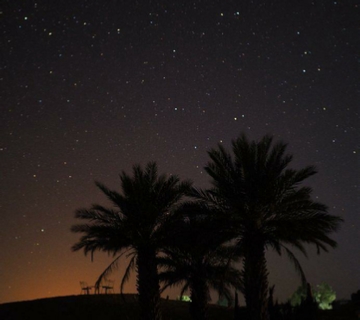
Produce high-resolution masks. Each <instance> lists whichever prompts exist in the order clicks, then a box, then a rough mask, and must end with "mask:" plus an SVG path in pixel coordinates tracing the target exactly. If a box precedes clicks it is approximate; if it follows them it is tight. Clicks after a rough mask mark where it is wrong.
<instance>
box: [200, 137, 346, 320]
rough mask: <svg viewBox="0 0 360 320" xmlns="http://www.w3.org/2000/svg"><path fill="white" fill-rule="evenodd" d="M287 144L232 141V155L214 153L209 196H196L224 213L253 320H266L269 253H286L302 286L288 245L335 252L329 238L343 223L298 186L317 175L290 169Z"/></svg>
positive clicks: (211, 153)
mask: <svg viewBox="0 0 360 320" xmlns="http://www.w3.org/2000/svg"><path fill="white" fill-rule="evenodd" d="M286 147H287V145H286V144H285V143H283V142H278V143H276V144H275V145H274V144H273V137H271V136H268V135H267V136H265V137H263V138H262V139H261V140H260V141H259V142H256V141H249V140H248V139H247V137H246V136H245V135H241V136H240V137H239V138H238V139H236V140H233V141H232V151H233V154H230V153H229V152H227V151H226V149H225V148H224V147H223V145H221V144H219V145H218V147H217V148H215V149H211V150H210V151H209V152H208V154H209V156H210V159H211V161H210V162H209V163H208V165H207V166H206V167H205V170H206V171H207V173H208V174H209V175H210V177H211V178H212V180H211V182H212V185H213V188H212V189H211V190H207V191H202V190H197V191H196V192H194V196H195V197H197V198H198V199H202V200H203V201H205V202H207V203H209V204H211V205H213V206H217V207H218V208H219V209H222V211H223V218H224V220H225V221H226V222H227V226H228V227H227V229H226V231H227V232H228V233H229V237H230V238H233V239H234V240H236V243H237V247H238V248H239V250H240V251H241V252H242V254H243V257H244V259H243V261H244V265H243V273H244V289H245V301H246V306H247V309H248V312H249V316H250V319H251V320H267V319H268V309H267V296H268V271H267V266H266V259H265V251H266V250H267V249H268V248H272V249H274V250H275V251H276V252H277V253H278V254H281V253H282V252H283V251H285V253H286V254H287V256H288V257H289V259H290V260H291V261H292V262H293V264H294V266H295V268H296V270H297V271H298V272H299V273H300V275H301V277H302V280H303V282H305V276H304V274H303V272H302V269H301V266H300V264H299V262H298V261H297V259H296V257H295V256H294V254H293V253H292V251H290V250H289V249H288V248H287V247H286V246H285V245H287V244H289V245H292V246H293V247H295V248H297V249H299V250H300V251H301V252H302V253H303V254H306V251H305V248H304V246H303V244H304V243H310V244H315V245H316V247H317V249H318V252H320V251H321V250H324V251H327V246H330V247H335V246H336V242H335V241H334V240H332V239H331V238H330V237H329V234H330V233H331V232H333V231H335V230H337V228H338V226H339V224H340V222H341V221H342V219H340V218H339V217H335V216H331V215H329V214H328V213H327V207H326V206H325V205H324V204H321V203H318V202H315V201H313V200H312V199H311V193H312V190H311V188H308V187H301V186H300V184H301V183H302V182H303V181H304V180H305V179H307V178H309V177H311V176H312V175H314V174H315V173H316V170H315V168H314V167H313V166H308V167H305V168H303V169H299V170H295V169H289V168H288V166H289V164H290V163H291V161H292V159H293V157H292V155H288V154H286V153H285V151H286Z"/></svg>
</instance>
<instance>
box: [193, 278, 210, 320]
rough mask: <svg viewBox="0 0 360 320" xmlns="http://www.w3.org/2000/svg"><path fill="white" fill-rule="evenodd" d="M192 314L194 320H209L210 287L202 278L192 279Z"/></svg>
mask: <svg viewBox="0 0 360 320" xmlns="http://www.w3.org/2000/svg"><path fill="white" fill-rule="evenodd" d="M191 282H192V285H191V287H190V291H191V302H190V314H191V317H192V318H193V319H194V320H206V319H207V303H208V295H209V291H208V287H207V285H206V281H205V280H204V279H203V278H202V277H201V276H195V277H193V279H192V281H191Z"/></svg>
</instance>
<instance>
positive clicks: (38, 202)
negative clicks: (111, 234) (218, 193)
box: [0, 0, 360, 303]
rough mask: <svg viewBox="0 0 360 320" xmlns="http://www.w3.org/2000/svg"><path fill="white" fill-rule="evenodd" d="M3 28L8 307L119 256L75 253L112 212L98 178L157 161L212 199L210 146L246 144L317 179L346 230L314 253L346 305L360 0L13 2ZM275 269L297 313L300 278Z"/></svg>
mask: <svg viewBox="0 0 360 320" xmlns="http://www.w3.org/2000/svg"><path fill="white" fill-rule="evenodd" d="M0 26H1V29H0V34H1V56H0V57H1V58H0V64H1V74H0V98H1V100H0V101H1V103H0V108H1V116H0V124H1V131H0V168H1V175H0V186H1V188H0V227H1V228H0V303H2V302H8V301H19V300H29V299H35V298H42V297H51V296H59V295H73V294H79V293H80V285H79V281H80V280H85V281H88V283H89V284H93V283H94V282H95V280H96V279H97V276H98V275H99V274H100V272H101V271H103V269H104V268H105V267H106V266H107V264H108V263H109V262H110V261H111V257H108V256H107V254H106V253H98V254H95V260H94V262H91V259H90V257H84V255H83V253H82V252H76V253H73V252H71V249H70V248H71V246H72V245H73V244H74V243H75V242H76V241H77V240H78V239H79V235H78V234H72V233H71V232H70V227H71V225H73V224H75V223H76V222H77V221H76V220H75V219H74V212H75V210H76V209H78V208H81V207H89V206H90V205H91V204H92V203H100V204H103V205H110V204H109V203H108V201H107V199H106V197H105V196H103V195H102V193H101V192H100V191H99V190H98V189H97V188H96V186H95V184H94V181H95V180H98V181H101V182H102V183H104V184H105V185H107V186H108V187H110V188H115V189H118V187H119V177H118V174H119V173H120V172H121V171H122V170H125V171H127V172H130V170H131V167H132V165H133V164H135V163H141V164H145V163H146V162H148V161H151V160H154V161H157V163H158V166H159V171H160V172H161V173H168V174H178V175H179V176H180V177H181V178H184V179H185V178H190V179H192V180H193V181H194V184H195V186H198V187H207V186H209V180H210V179H209V177H208V176H207V174H206V173H205V172H204V170H203V167H204V165H206V163H207V161H208V155H207V150H209V148H211V147H215V146H216V145H217V144H218V143H222V144H223V145H225V146H226V147H229V146H230V142H231V139H234V138H236V137H237V136H238V135H239V134H240V133H241V132H245V133H246V134H247V135H248V137H249V138H250V139H259V138H261V137H262V136H263V135H265V134H267V133H270V134H273V135H274V136H275V138H276V139H281V140H284V141H286V142H288V143H289V148H288V150H289V152H291V153H293V154H294V156H295V158H294V162H293V166H294V167H295V168H300V167H303V166H306V165H315V166H316V167H317V169H318V171H319V173H318V174H317V175H316V176H314V177H312V178H311V179H309V180H308V181H307V185H309V186H311V187H313V189H314V193H313V195H314V198H315V199H316V200H318V201H320V202H323V203H325V204H326V205H328V206H329V212H330V213H331V214H334V215H338V216H340V217H342V218H343V219H344V220H345V222H344V224H343V225H342V228H341V229H340V231H339V232H338V233H337V234H334V235H333V237H334V239H335V240H336V241H338V248H337V249H335V250H331V251H330V252H329V253H328V254H321V255H320V256H317V255H316V250H315V249H314V248H312V247H311V248H310V249H309V259H306V258H303V257H301V255H300V253H299V254H298V257H301V258H300V260H301V262H302V265H303V268H304V270H305V273H306V275H307V277H308V280H309V282H311V283H312V284H314V285H316V284H320V283H321V282H326V283H328V284H330V285H331V286H332V287H333V288H334V289H335V291H336V293H337V297H338V298H345V299H349V298H350V295H351V293H352V292H355V291H357V290H358V289H360V249H359V244H360V231H359V230H360V213H359V207H360V206H359V204H360V201H359V188H360V181H359V180H360V172H359V164H360V163H359V153H360V142H359V141H360V140H359V129H360V119H359V118H360V117H359V101H360V94H359V93H360V73H359V66H360V28H359V26H360V3H359V2H358V1H357V0H343V1H341V0H339V1H330V0H313V1H309V0H291V1H289V0H273V1H260V0H252V1H240V0H237V1H224V0H219V1H210V0H209V1H204V0H203V1H200V0H193V1H170V0H169V1H165V0H163V1H160V0H158V1H148V0H142V1H140V0H138V1H136V0H129V1H127V0H122V1H114V0H109V1H90V0H89V1H86V0H82V1H74V0H61V1H51V0H39V1H20V0H5V1H4V0H3V1H1V5H0ZM268 259H269V271H270V279H269V280H270V285H272V284H276V288H275V298H278V299H279V300H280V301H284V300H285V299H287V298H288V297H289V296H290V295H291V294H292V293H293V292H294V291H295V289H296V288H297V287H298V285H299V284H300V280H299V278H298V277H297V275H296V273H295V271H294V270H293V268H292V266H291V265H290V263H289V262H288V261H287V260H286V258H285V257H284V258H279V257H277V256H275V255H274V254H269V255H268ZM124 265H125V263H124ZM122 272H123V268H121V269H120V270H119V271H118V272H117V273H116V274H114V276H113V277H112V278H113V279H115V280H116V282H115V285H116V287H117V291H118V285H119V281H120V278H121V276H122ZM125 291H126V292H135V286H134V278H132V280H131V281H130V283H129V285H128V286H127V287H126V288H125ZM178 293H179V292H178V290H173V291H170V292H169V293H168V294H170V298H175V297H176V296H177V294H178Z"/></svg>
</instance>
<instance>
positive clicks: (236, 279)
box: [158, 203, 242, 320]
mask: <svg viewBox="0 0 360 320" xmlns="http://www.w3.org/2000/svg"><path fill="white" fill-rule="evenodd" d="M181 211H183V212H186V215H184V214H181V215H182V216H183V218H182V220H181V221H179V222H177V223H176V229H174V231H173V232H172V238H171V239H172V241H170V242H169V246H168V247H167V248H166V249H165V250H163V253H164V254H165V255H164V256H162V257H159V259H158V262H159V267H160V268H161V269H162V272H160V274H159V279H160V281H161V282H162V283H163V284H164V286H163V290H164V289H166V288H168V287H171V286H177V285H182V289H181V294H180V296H182V295H183V294H184V292H185V291H186V290H187V289H189V291H190V298H191V302H190V305H189V307H190V314H191V316H192V318H193V319H194V320H205V319H207V303H208V300H209V298H210V294H209V289H214V290H216V291H217V292H218V293H219V295H220V297H225V298H226V299H228V300H229V301H230V300H231V299H232V298H231V292H230V288H231V287H236V288H237V289H241V288H242V283H241V273H240V271H238V270H237V269H235V268H234V267H232V265H231V262H232V261H235V260H237V259H238V257H236V256H235V250H234V248H233V247H230V246H224V245H222V243H223V242H224V241H225V240H226V239H223V238H222V237H221V235H220V234H218V232H217V226H216V225H215V224H214V221H213V220H212V219H211V213H210V210H209V208H207V207H206V206H205V205H197V204H195V203H192V204H187V205H184V206H182V208H181Z"/></svg>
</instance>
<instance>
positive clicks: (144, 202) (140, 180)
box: [72, 162, 191, 320]
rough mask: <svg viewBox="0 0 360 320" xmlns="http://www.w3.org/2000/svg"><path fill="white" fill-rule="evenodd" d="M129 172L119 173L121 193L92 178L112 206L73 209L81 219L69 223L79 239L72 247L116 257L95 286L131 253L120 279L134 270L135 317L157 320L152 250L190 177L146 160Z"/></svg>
mask: <svg viewBox="0 0 360 320" xmlns="http://www.w3.org/2000/svg"><path fill="white" fill-rule="evenodd" d="M132 171H133V176H129V175H128V174H126V173H125V172H124V171H123V172H122V173H121V174H120V182H121V193H118V192H116V191H112V190H109V189H108V188H107V187H105V186H104V185H103V184H101V183H99V182H96V185H97V187H98V188H99V189H100V190H101V191H102V192H103V193H104V194H105V195H106V196H107V197H108V199H109V200H110V201H111V202H112V204H113V207H112V208H105V207H103V206H101V205H93V206H92V207H91V208H90V209H79V210H77V211H76V215H75V216H76V218H79V219H82V220H86V221H87V223H85V224H79V225H75V226H73V227H72V231H73V232H77V233H82V234H83V235H82V237H81V238H80V240H79V242H77V243H76V244H75V245H74V246H73V247H72V250H73V251H77V250H81V249H83V250H84V253H85V255H86V254H87V253H89V252H90V253H91V255H93V253H94V252H95V251H97V250H98V251H105V252H109V253H112V254H113V255H114V256H116V255H117V257H116V259H115V260H114V261H113V262H112V263H111V264H110V265H109V267H108V268H107V269H106V270H105V271H104V272H103V274H102V275H101V276H100V277H99V280H98V282H97V285H99V283H100V282H101V280H102V279H103V278H106V276H107V275H108V274H109V273H111V272H112V271H113V269H114V268H116V267H117V266H118V263H119V259H120V257H121V256H122V255H124V254H126V255H127V256H128V257H131V259H130V263H129V265H128V267H127V269H126V272H125V275H124V277H123V281H122V284H121V290H122V287H123V284H124V282H125V281H126V280H127V279H128V277H129V274H130V271H131V270H133V269H136V271H137V290H138V293H139V305H140V317H141V319H142V320H145V319H146V320H159V319H161V313H160V309H159V302H160V292H159V289H160V288H159V279H158V273H157V260H156V257H157V254H158V251H159V249H160V248H161V247H162V246H163V245H164V243H166V238H167V237H168V234H167V229H166V225H167V223H168V222H169V221H171V219H172V214H171V210H172V208H173V207H174V206H176V205H177V203H178V202H179V201H180V200H181V199H182V197H183V196H184V195H185V193H186V192H187V191H188V190H189V188H190V187H191V182H190V181H183V182H181V181H180V179H179V178H178V177H177V176H174V175H173V176H170V177H167V176H165V175H160V176H159V175H158V172H157V165H156V163H154V162H149V163H148V164H147V165H146V167H145V169H143V168H142V167H141V166H140V165H135V166H133V170H132Z"/></svg>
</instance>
